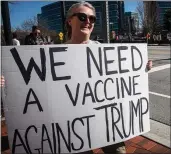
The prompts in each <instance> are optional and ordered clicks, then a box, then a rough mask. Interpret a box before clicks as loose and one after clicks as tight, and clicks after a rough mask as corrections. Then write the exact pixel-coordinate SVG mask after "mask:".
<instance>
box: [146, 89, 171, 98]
mask: <svg viewBox="0 0 171 154" xmlns="http://www.w3.org/2000/svg"><path fill="white" fill-rule="evenodd" d="M149 94H152V95H157V96H161V97H165V98H171V97H170V96H168V95H164V94H159V93H155V92H152V91H149Z"/></svg>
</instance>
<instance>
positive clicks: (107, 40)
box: [102, 1, 110, 43]
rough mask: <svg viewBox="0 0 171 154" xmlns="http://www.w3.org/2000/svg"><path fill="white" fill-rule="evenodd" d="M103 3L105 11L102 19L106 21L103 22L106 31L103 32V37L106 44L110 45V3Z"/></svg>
mask: <svg viewBox="0 0 171 154" xmlns="http://www.w3.org/2000/svg"><path fill="white" fill-rule="evenodd" d="M102 2H103V4H104V5H103V7H102V8H103V10H102V12H103V13H102V19H104V20H103V21H104V22H103V23H104V24H103V25H102V29H104V31H103V32H102V36H103V39H104V43H110V36H109V11H108V1H102Z"/></svg>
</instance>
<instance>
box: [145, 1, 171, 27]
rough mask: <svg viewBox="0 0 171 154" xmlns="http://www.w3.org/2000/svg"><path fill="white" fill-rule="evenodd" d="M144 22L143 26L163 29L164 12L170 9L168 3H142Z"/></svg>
mask: <svg viewBox="0 0 171 154" xmlns="http://www.w3.org/2000/svg"><path fill="white" fill-rule="evenodd" d="M143 3H144V20H145V25H152V26H153V23H156V24H154V28H156V27H155V25H158V26H160V28H161V29H163V20H164V14H165V12H166V11H167V10H168V9H169V8H171V2H169V1H144V2H143Z"/></svg>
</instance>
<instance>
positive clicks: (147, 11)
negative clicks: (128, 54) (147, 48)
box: [136, 1, 161, 34]
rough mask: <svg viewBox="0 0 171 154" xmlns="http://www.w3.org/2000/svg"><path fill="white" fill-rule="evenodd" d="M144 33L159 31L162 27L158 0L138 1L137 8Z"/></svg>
mask: <svg viewBox="0 0 171 154" xmlns="http://www.w3.org/2000/svg"><path fill="white" fill-rule="evenodd" d="M136 10H137V12H138V14H139V17H140V23H141V26H142V28H143V32H144V34H147V33H148V32H149V33H150V34H153V33H155V32H159V31H160V29H161V27H160V25H159V23H158V17H159V15H158V13H159V11H158V8H157V4H156V1H142V2H138V4H137V8H136Z"/></svg>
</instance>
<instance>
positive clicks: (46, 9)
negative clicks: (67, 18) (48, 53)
mask: <svg viewBox="0 0 171 154" xmlns="http://www.w3.org/2000/svg"><path fill="white" fill-rule="evenodd" d="M76 2H77V1H65V13H67V11H68V9H69V8H70V7H71V5H72V4H74V3H76ZM89 3H91V4H92V5H93V6H94V7H95V9H96V17H97V20H96V23H95V27H94V30H93V32H92V35H91V37H92V38H94V37H96V36H98V37H99V38H102V37H103V36H104V34H103V33H104V27H105V26H104V24H107V23H104V18H105V17H106V12H105V9H106V8H105V7H106V5H107V4H106V1H90V2H89ZM61 9H62V7H61V3H60V2H54V3H52V4H48V5H45V6H43V7H42V8H41V14H38V15H37V17H38V23H39V24H41V25H44V26H45V27H47V28H48V29H49V30H55V31H56V32H58V33H59V32H61V31H62V29H63V28H62V20H63V19H62V17H61ZM108 14H109V23H108V24H110V27H109V32H111V31H115V32H116V34H118V33H119V32H122V31H123V30H122V29H124V2H123V1H108Z"/></svg>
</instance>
